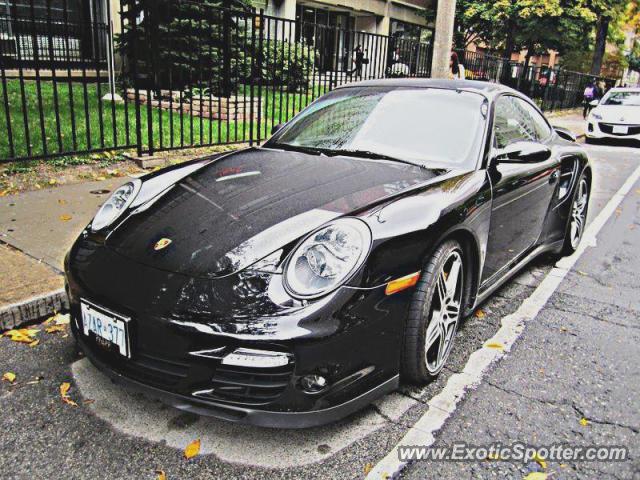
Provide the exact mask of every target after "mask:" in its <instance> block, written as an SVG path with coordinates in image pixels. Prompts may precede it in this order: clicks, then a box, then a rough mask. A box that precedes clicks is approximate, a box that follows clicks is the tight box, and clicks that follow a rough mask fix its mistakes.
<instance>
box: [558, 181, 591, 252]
mask: <svg viewBox="0 0 640 480" xmlns="http://www.w3.org/2000/svg"><path fill="white" fill-rule="evenodd" d="M589 194H590V191H589V181H588V180H587V177H586V176H585V175H584V173H583V174H582V175H581V176H580V179H579V180H578V186H577V187H576V191H575V194H574V196H573V202H572V204H571V212H570V214H569V223H568V225H567V230H566V233H565V238H564V245H563V246H562V254H563V255H571V254H572V253H573V252H575V251H576V249H577V248H578V245H580V240H582V235H583V234H584V229H585V227H586V224H587V213H588V210H589Z"/></svg>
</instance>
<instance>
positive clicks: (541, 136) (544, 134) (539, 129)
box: [514, 98, 551, 142]
mask: <svg viewBox="0 0 640 480" xmlns="http://www.w3.org/2000/svg"><path fill="white" fill-rule="evenodd" d="M514 100H515V101H516V102H517V103H518V104H519V105H522V107H523V108H524V109H525V110H526V111H527V112H528V114H529V118H530V119H531V122H533V128H534V129H535V132H536V137H537V139H538V141H539V142H544V141H545V140H546V139H548V138H549V137H550V136H551V128H550V127H549V124H548V123H547V121H546V120H545V119H544V117H543V116H542V115H540V112H538V110H536V109H535V108H534V107H533V105H531V104H530V103H528V102H525V101H523V100H520V99H519V98H514Z"/></svg>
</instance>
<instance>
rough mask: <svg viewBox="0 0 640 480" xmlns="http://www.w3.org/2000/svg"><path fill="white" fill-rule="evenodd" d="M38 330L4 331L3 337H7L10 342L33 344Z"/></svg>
mask: <svg viewBox="0 0 640 480" xmlns="http://www.w3.org/2000/svg"><path fill="white" fill-rule="evenodd" d="M39 331H40V330H38V329H37V328H19V329H14V330H8V331H6V332H5V333H4V334H3V336H5V337H9V339H10V340H12V341H14V342H20V343H29V344H31V343H33V341H34V339H35V336H36V335H37V334H38V332H39Z"/></svg>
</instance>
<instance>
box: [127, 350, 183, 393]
mask: <svg viewBox="0 0 640 480" xmlns="http://www.w3.org/2000/svg"><path fill="white" fill-rule="evenodd" d="M125 365H126V366H125V370H126V375H127V376H130V377H131V378H133V379H134V380H139V381H141V382H144V383H147V384H150V385H153V386H156V387H160V388H171V387H174V386H175V385H176V384H177V383H178V382H180V380H182V379H183V378H186V377H187V375H188V373H189V367H190V366H189V364H188V363H182V362H178V361H175V360H167V359H165V358H159V357H157V356H154V355H150V354H148V353H144V352H136V355H135V357H134V359H132V360H130V361H128V362H126V364H125Z"/></svg>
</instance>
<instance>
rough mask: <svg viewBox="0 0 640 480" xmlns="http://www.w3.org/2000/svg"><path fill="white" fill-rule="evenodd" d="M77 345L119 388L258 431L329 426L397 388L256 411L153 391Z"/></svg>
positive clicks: (393, 384) (384, 386)
mask: <svg viewBox="0 0 640 480" xmlns="http://www.w3.org/2000/svg"><path fill="white" fill-rule="evenodd" d="M78 345H79V346H80V349H81V350H82V351H83V353H84V354H85V355H86V356H87V358H88V359H89V360H90V361H91V363H92V364H93V365H94V366H95V367H96V368H98V369H99V370H100V371H101V372H103V373H104V374H106V375H107V376H108V377H109V378H111V379H112V380H113V381H114V382H116V383H117V384H119V385H122V386H124V387H126V388H130V389H132V390H136V391H138V392H142V393H144V394H147V395H149V396H151V397H153V398H157V399H158V400H160V401H162V402H163V403H165V404H167V405H170V406H172V407H174V408H177V409H179V410H183V411H186V412H191V413H195V414H197V415H205V416H209V417H215V418H220V419H222V420H227V421H232V422H237V423H243V424H248V425H256V426H259V427H270V428H308V427H315V426H319V425H324V424H327V423H332V422H335V421H337V420H340V419H341V418H344V417H346V416H348V415H350V414H352V413H354V412H357V411H358V410H360V409H362V408H364V407H366V406H367V405H368V404H370V403H371V402H373V401H374V400H375V399H377V398H380V397H381V396H383V395H385V394H387V393H390V392H392V391H394V390H395V389H397V388H398V385H399V375H395V376H393V377H391V378H389V379H388V380H386V381H384V382H382V383H381V384H379V385H377V386H375V387H373V388H371V389H369V390H367V391H365V392H363V393H362V394H360V395H358V396H357V397H355V398H352V399H350V400H348V401H345V402H343V403H341V404H339V405H334V406H332V407H328V408H322V409H319V410H313V411H308V412H279V411H268V410H259V409H256V408H246V407H239V406H234V405H228V404H224V403H217V402H211V401H204V400H199V399H197V398H193V397H188V396H186V395H180V394H176V393H172V392H169V391H166V390H162V389H160V388H156V387H152V386H150V385H147V384H144V383H142V382H139V381H136V380H133V379H131V378H128V377H126V376H124V375H122V374H120V373H118V372H116V371H115V370H113V369H112V368H110V367H109V366H108V365H107V364H106V363H105V362H103V361H101V360H100V359H99V358H98V357H97V356H96V355H95V354H94V353H93V352H92V350H91V349H90V348H89V347H88V346H87V344H86V343H85V342H83V341H82V340H78Z"/></svg>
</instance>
